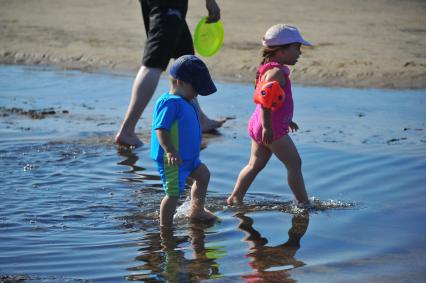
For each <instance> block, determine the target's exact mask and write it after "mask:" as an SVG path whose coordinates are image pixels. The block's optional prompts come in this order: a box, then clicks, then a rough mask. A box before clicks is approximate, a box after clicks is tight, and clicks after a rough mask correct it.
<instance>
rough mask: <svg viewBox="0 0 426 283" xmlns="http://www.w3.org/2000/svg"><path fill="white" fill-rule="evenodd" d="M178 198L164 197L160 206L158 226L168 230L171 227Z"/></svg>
mask: <svg viewBox="0 0 426 283" xmlns="http://www.w3.org/2000/svg"><path fill="white" fill-rule="evenodd" d="M177 202H178V198H172V197H169V196H165V197H164V198H163V200H162V201H161V205H160V226H161V227H163V228H170V227H172V226H173V215H174V214H175V211H176V207H177Z"/></svg>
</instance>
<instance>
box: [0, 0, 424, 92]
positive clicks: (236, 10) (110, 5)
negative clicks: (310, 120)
mask: <svg viewBox="0 0 426 283" xmlns="http://www.w3.org/2000/svg"><path fill="white" fill-rule="evenodd" d="M218 3H219V5H220V7H221V10H222V21H223V24H224V27H225V42H224V46H223V48H222V50H221V51H220V53H219V54H218V55H216V56H214V57H211V58H205V60H206V62H207V63H208V65H209V66H210V68H211V70H212V73H213V75H214V77H215V78H216V79H232V80H239V81H249V82H251V81H253V78H254V72H255V68H256V65H257V64H258V62H259V49H260V39H261V37H262V35H263V33H264V32H265V31H266V29H267V28H268V27H269V26H271V25H273V24H275V23H280V22H283V23H290V24H294V25H296V26H298V27H299V28H300V29H301V31H302V33H303V35H304V37H305V38H306V39H307V40H309V41H311V42H313V43H314V44H315V47H313V48H305V49H304V50H303V53H304V54H303V57H302V59H300V61H299V63H298V64H297V65H296V66H295V67H294V71H293V75H292V76H293V80H294V82H296V83H299V84H305V85H321V86H342V87H379V88H381V87H384V88H425V87H426V16H425V15H426V1H424V0H417V1H416V0H410V1H409V0H406V1H396V0H369V1H367V0H327V1H314V0H298V1H285V0H263V1H248V0H228V1H225V0H218ZM0 5H1V9H0V23H1V25H0V38H1V40H0V63H6V64H53V65H56V66H59V67H64V68H77V69H83V70H96V71H98V70H105V69H106V70H109V71H113V72H128V73H134V72H135V71H136V70H137V69H138V67H139V64H140V61H141V57H142V52H143V46H144V42H145V38H146V36H145V32H144V26H143V21H142V17H141V13H140V7H139V3H138V1H136V0H120V1H117V0H91V1H85V0H73V1H65V0H37V1H36V0H19V1H14V0H0ZM206 13H207V12H206V9H205V5H204V1H201V0H197V1H190V9H189V12H188V16H187V21H188V24H189V26H190V28H191V30H194V27H195V25H196V23H197V21H198V20H199V19H200V18H201V17H202V16H204V15H205V14H206Z"/></svg>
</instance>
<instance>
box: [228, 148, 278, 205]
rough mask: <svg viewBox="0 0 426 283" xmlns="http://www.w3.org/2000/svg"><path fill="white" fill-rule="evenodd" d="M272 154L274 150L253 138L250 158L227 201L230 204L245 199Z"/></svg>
mask: <svg viewBox="0 0 426 283" xmlns="http://www.w3.org/2000/svg"><path fill="white" fill-rule="evenodd" d="M271 155H272V152H271V150H270V149H268V148H267V147H265V146H264V145H262V144H258V143H257V142H255V141H254V140H252V142H251V154H250V160H249V162H248V164H247V165H246V166H245V167H244V168H243V169H242V170H241V172H240V174H239V175H238V179H237V183H236V184H235V187H234V191H233V192H232V194H231V195H230V196H229V197H228V199H227V201H226V202H227V203H228V205H233V204H238V203H241V202H242V201H243V198H244V196H245V194H246V192H247V190H248V189H249V187H250V185H251V183H253V181H254V179H255V178H256V176H257V174H259V172H260V171H262V169H263V168H264V167H265V166H266V164H267V163H268V161H269V159H270V158H271Z"/></svg>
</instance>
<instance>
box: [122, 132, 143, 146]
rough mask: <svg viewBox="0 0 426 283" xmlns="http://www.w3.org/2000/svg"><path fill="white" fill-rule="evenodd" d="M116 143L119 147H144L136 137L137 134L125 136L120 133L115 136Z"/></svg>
mask: <svg viewBox="0 0 426 283" xmlns="http://www.w3.org/2000/svg"><path fill="white" fill-rule="evenodd" d="M115 143H116V144H118V145H124V146H134V147H139V146H142V145H143V142H142V141H141V140H140V139H139V138H138V137H137V136H136V134H125V133H123V132H119V133H118V134H117V135H116V136H115Z"/></svg>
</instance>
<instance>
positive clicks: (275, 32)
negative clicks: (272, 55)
mask: <svg viewBox="0 0 426 283" xmlns="http://www.w3.org/2000/svg"><path fill="white" fill-rule="evenodd" d="M296 42H297V43H300V44H302V45H306V46H312V44H311V43H310V42H308V41H306V40H304V39H303V37H302V35H301V34H300V32H299V30H298V29H297V28H296V27H294V26H290V25H285V24H278V25H274V26H272V27H270V28H269V29H268V30H267V31H266V33H265V35H264V36H263V40H262V45H263V46H269V47H271V46H278V45H285V44H290V43H296Z"/></svg>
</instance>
